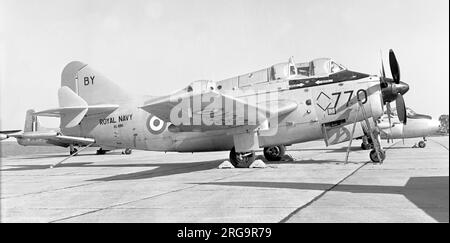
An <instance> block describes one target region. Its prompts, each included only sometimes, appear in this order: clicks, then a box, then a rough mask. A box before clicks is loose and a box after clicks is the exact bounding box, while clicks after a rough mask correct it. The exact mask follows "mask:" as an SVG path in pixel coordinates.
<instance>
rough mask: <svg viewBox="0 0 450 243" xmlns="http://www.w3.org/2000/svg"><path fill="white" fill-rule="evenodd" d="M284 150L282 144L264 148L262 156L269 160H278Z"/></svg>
mask: <svg viewBox="0 0 450 243" xmlns="http://www.w3.org/2000/svg"><path fill="white" fill-rule="evenodd" d="M285 152H286V147H284V145H278V146H272V147H266V148H264V157H266V159H267V160H269V161H280V160H281V159H282V158H283V156H284V154H285Z"/></svg>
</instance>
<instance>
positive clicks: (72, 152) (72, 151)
mask: <svg viewBox="0 0 450 243" xmlns="http://www.w3.org/2000/svg"><path fill="white" fill-rule="evenodd" d="M76 152H78V149H76V148H74V149H73V150H70V155H72V154H74V153H76Z"/></svg>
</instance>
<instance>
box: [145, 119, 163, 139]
mask: <svg viewBox="0 0 450 243" xmlns="http://www.w3.org/2000/svg"><path fill="white" fill-rule="evenodd" d="M165 129H166V123H165V122H164V121H163V120H161V119H159V118H158V117H156V116H154V115H150V116H149V117H148V119H147V130H148V131H149V132H150V133H152V134H155V135H156V134H160V133H162V132H163V131H164V130H165Z"/></svg>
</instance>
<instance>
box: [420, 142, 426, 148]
mask: <svg viewBox="0 0 450 243" xmlns="http://www.w3.org/2000/svg"><path fill="white" fill-rule="evenodd" d="M426 146H427V144H426V143H425V142H424V141H420V142H419V148H425V147H426Z"/></svg>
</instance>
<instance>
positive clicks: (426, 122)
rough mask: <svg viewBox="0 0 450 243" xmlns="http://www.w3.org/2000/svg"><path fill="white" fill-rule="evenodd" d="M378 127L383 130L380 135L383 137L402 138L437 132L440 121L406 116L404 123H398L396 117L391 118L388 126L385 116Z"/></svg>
mask: <svg viewBox="0 0 450 243" xmlns="http://www.w3.org/2000/svg"><path fill="white" fill-rule="evenodd" d="M379 127H380V128H381V129H382V130H383V132H382V133H381V137H382V138H384V139H388V138H390V139H402V138H417V137H428V136H431V135H434V134H437V133H438V131H439V129H440V122H439V121H438V120H434V119H428V118H411V117H409V118H408V121H407V123H406V125H404V124H402V123H400V122H399V121H398V118H396V117H394V118H392V125H391V127H389V121H388V119H387V117H385V118H383V119H382V120H381V121H380V123H379Z"/></svg>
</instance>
